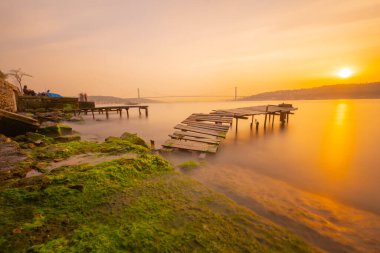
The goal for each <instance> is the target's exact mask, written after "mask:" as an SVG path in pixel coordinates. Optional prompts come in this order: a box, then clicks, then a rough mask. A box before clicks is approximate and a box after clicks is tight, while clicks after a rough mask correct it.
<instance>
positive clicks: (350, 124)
mask: <svg viewBox="0 0 380 253" xmlns="http://www.w3.org/2000/svg"><path fill="white" fill-rule="evenodd" d="M350 110H351V107H350V104H349V102H347V101H344V100H343V101H339V102H338V103H337V104H336V106H335V112H334V113H333V116H332V119H331V120H330V123H329V125H327V127H326V134H325V138H324V140H323V145H321V148H322V150H321V160H320V162H321V171H323V173H324V174H325V177H326V180H327V181H329V182H333V183H336V182H339V181H343V180H344V179H345V178H346V176H347V173H348V172H349V168H350V164H351V161H352V154H353V149H354V146H355V145H354V138H353V133H354V128H355V122H354V121H353V120H350Z"/></svg>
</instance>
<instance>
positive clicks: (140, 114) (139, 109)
mask: <svg viewBox="0 0 380 253" xmlns="http://www.w3.org/2000/svg"><path fill="white" fill-rule="evenodd" d="M139 115H140V116H141V107H139Z"/></svg>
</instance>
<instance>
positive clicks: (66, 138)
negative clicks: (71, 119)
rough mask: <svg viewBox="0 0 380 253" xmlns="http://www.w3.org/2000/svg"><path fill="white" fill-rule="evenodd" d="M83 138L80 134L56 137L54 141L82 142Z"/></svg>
mask: <svg viewBox="0 0 380 253" xmlns="http://www.w3.org/2000/svg"><path fill="white" fill-rule="evenodd" d="M80 139H81V137H80V135H78V134H71V135H63V136H57V137H54V140H55V141H57V142H71V141H80Z"/></svg>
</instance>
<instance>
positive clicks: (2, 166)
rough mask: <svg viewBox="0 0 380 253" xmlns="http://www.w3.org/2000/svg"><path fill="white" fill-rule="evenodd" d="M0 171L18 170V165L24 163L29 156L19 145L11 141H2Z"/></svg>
mask: <svg viewBox="0 0 380 253" xmlns="http://www.w3.org/2000/svg"><path fill="white" fill-rule="evenodd" d="M0 157H1V159H0V171H7V170H12V169H15V168H17V164H18V163H19V162H21V161H24V160H25V159H26V158H27V156H26V155H25V154H24V153H23V152H21V150H20V147H19V145H18V144H17V143H16V142H13V141H11V140H9V139H6V138H2V141H0Z"/></svg>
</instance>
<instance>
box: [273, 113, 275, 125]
mask: <svg viewBox="0 0 380 253" xmlns="http://www.w3.org/2000/svg"><path fill="white" fill-rule="evenodd" d="M274 115H275V114H274V113H273V114H272V128H273V125H274Z"/></svg>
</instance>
